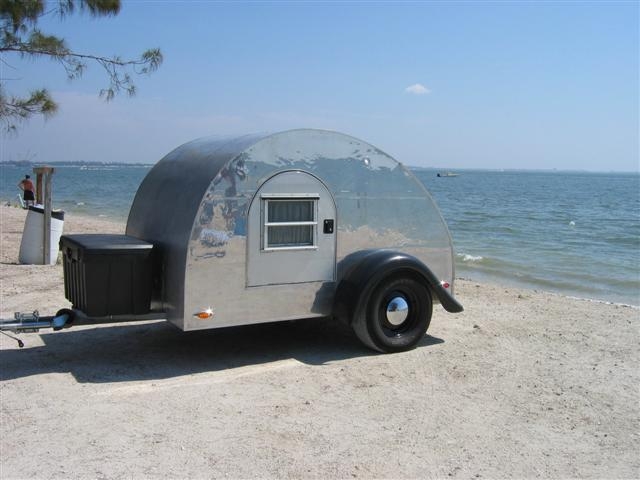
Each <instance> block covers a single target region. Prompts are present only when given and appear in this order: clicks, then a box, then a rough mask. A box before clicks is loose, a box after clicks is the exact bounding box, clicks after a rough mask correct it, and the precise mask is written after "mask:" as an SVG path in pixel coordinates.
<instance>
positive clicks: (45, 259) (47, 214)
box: [33, 166, 54, 265]
mask: <svg viewBox="0 0 640 480" xmlns="http://www.w3.org/2000/svg"><path fill="white" fill-rule="evenodd" d="M53 172H54V168H53V167H46V166H45V167H34V168H33V173H35V174H36V178H37V179H36V192H37V197H36V203H42V204H44V222H43V225H44V227H43V228H44V231H43V232H42V240H43V241H42V244H43V247H44V248H43V252H42V263H43V264H44V265H49V264H50V263H51V209H52V206H51V193H52V192H51V191H52V187H51V177H52V176H53ZM43 176H44V192H43V191H42V187H43V185H42V177H43Z"/></svg>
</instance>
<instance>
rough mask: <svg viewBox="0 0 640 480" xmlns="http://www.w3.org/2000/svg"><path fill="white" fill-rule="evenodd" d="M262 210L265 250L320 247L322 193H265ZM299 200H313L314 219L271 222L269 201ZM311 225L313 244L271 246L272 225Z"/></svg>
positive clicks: (277, 250)
mask: <svg viewBox="0 0 640 480" xmlns="http://www.w3.org/2000/svg"><path fill="white" fill-rule="evenodd" d="M260 200H261V210H262V224H261V225H262V226H261V235H260V236H261V240H262V241H261V245H262V251H264V252H281V251H290V250H317V249H318V201H319V200H320V194H318V193H263V194H262V195H261V196H260ZM283 201H294V202H295V201H298V202H312V203H313V204H312V209H311V212H312V214H313V220H311V221H302V222H270V221H269V202H283ZM296 226H311V227H312V244H311V245H295V244H291V245H283V246H269V228H270V227H296Z"/></svg>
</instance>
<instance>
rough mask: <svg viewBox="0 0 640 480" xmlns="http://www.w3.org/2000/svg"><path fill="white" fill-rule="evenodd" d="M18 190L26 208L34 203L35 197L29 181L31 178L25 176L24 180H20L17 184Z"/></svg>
mask: <svg viewBox="0 0 640 480" xmlns="http://www.w3.org/2000/svg"><path fill="white" fill-rule="evenodd" d="M18 188H19V189H20V190H22V196H23V198H24V204H25V206H26V207H27V208H28V207H29V205H33V204H34V203H35V200H36V197H35V195H34V193H33V190H34V189H33V182H32V181H31V177H30V176H29V175H25V176H24V179H22V180H20V183H18Z"/></svg>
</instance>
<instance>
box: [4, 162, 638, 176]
mask: <svg viewBox="0 0 640 480" xmlns="http://www.w3.org/2000/svg"><path fill="white" fill-rule="evenodd" d="M156 163H157V162H156ZM41 165H52V166H54V167H84V166H86V167H109V166H111V167H145V168H149V167H153V166H154V165H155V163H140V162H92V161H87V162H80V161H72V162H31V161H28V160H21V161H14V160H10V161H0V167H2V166H7V167H23V168H32V167H35V166H41ZM403 165H404V167H405V168H407V169H409V170H410V171H414V172H430V171H433V172H434V173H437V172H438V171H451V172H464V173H467V172H495V173H549V174H565V173H574V174H575V173H582V174H587V175H599V174H604V175H639V176H640V170H637V171H629V170H567V169H528V168H483V167H479V168H470V167H459V168H458V167H451V166H429V167H421V166H414V165H406V164H404V163H403Z"/></svg>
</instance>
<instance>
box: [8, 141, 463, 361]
mask: <svg viewBox="0 0 640 480" xmlns="http://www.w3.org/2000/svg"><path fill="white" fill-rule="evenodd" d="M60 250H61V251H62V261H63V270H64V288H65V297H66V298H67V299H68V300H69V301H70V302H71V304H72V305H73V306H72V308H71V309H62V310H60V311H59V312H58V313H56V315H54V316H48V317H40V316H39V315H38V313H37V312H34V313H33V314H18V313H17V314H16V316H15V319H13V320H7V321H2V323H0V330H2V331H13V332H26V331H37V330H38V329H40V328H53V329H54V330H59V329H62V328H68V327H70V326H72V325H81V324H85V325H86V324H98V323H113V322H128V321H139V320H150V319H164V320H167V321H169V322H170V323H172V324H174V325H175V326H177V327H178V328H180V329H181V330H184V331H191V330H202V329H211V328H222V327H229V326H239V325H247V324H255V323H264V322H274V321H282V320H295V319H308V318H319V317H323V318H324V317H335V318H337V319H339V320H342V321H344V322H346V323H348V324H349V325H351V326H352V327H353V330H354V332H355V333H356V336H357V337H358V338H359V339H360V340H361V341H362V342H363V343H364V344H365V345H366V346H368V347H370V348H372V349H374V350H377V351H381V352H397V351H403V350H408V349H411V348H413V347H415V345H416V344H417V343H418V342H419V341H420V339H421V338H422V337H423V336H424V334H425V332H426V331H427V328H428V327H429V323H430V321H431V314H432V306H433V304H434V303H436V304H437V303H439V304H441V305H442V306H443V307H444V309H445V310H447V311H448V312H460V311H462V309H463V308H462V305H461V304H460V303H459V302H458V301H457V300H456V299H455V297H454V294H453V283H454V254H453V247H452V243H451V236H450V234H449V231H448V229H447V226H446V223H445V221H444V220H443V218H442V216H441V215H440V212H439V210H438V208H437V206H436V205H435V203H434V201H433V199H432V198H431V196H430V195H429V193H428V192H427V190H426V189H425V187H424V186H423V185H422V184H421V183H420V182H419V181H418V180H417V179H416V178H415V177H414V176H413V174H412V173H411V172H409V171H408V170H407V169H406V168H405V167H404V166H403V165H402V164H400V163H399V162H397V161H396V160H394V159H393V158H392V157H390V156H389V155H387V154H385V153H384V152H382V151H380V150H378V149H377V148H375V147H373V146H372V145H370V144H368V143H365V142H363V141H361V140H358V139H356V138H353V137H350V136H347V135H344V134H340V133H337V132H330V131H323V130H292V131H286V132H281V133H276V134H261V135H245V136H238V137H233V138H229V137H208V138H204V139H199V140H194V141H192V142H189V143H186V144H184V145H182V146H180V147H178V148H177V149H175V150H173V151H172V152H171V153H169V154H168V155H167V156H166V157H164V158H163V159H162V160H160V161H159V162H158V163H157V164H156V165H155V166H154V167H153V168H152V169H151V170H150V171H149V173H148V174H147V176H146V177H145V178H144V180H143V181H142V183H141V185H140V187H139V189H138V191H137V193H136V195H135V198H134V201H133V204H132V206H131V210H130V213H129V218H128V220H127V226H126V230H125V234H124V235H102V234H85V235H65V236H62V238H61V240H60Z"/></svg>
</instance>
